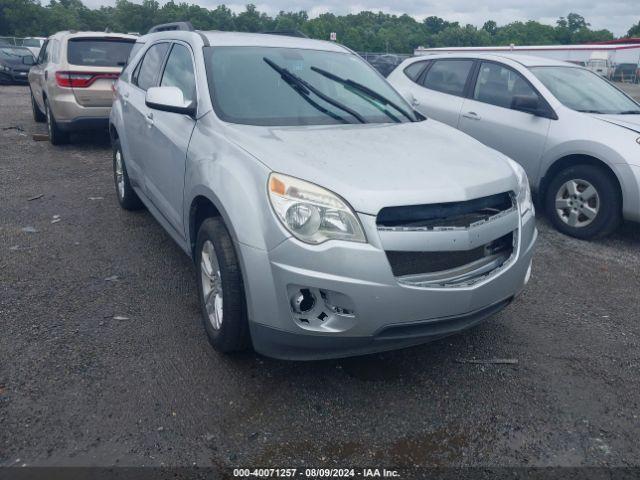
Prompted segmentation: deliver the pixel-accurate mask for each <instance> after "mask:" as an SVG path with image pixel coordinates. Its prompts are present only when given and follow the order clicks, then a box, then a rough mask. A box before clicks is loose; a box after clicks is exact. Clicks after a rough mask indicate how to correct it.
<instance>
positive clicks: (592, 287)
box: [0, 87, 640, 468]
mask: <svg viewBox="0 0 640 480" xmlns="http://www.w3.org/2000/svg"><path fill="white" fill-rule="evenodd" d="M0 112H2V114H1V115H0V147H1V148H0V280H1V282H0V326H1V327H2V333H1V334H0V465H4V466H7V465H22V464H27V465H136V466H137V465H180V466H184V465H193V464H197V465H208V466H214V467H216V468H227V467H230V466H250V465H251V466H280V467H283V466H301V465H306V466H316V467H317V466H345V465H359V466H396V467H407V466H412V465H438V466H446V465H456V466H463V465H508V466H520V465H524V466H532V465H533V466H549V465H562V466H581V465H615V466H638V465H640V446H639V444H638V438H640V408H639V407H640V323H639V317H640V298H639V295H638V292H639V291H640V248H639V247H640V227H639V226H638V225H625V226H624V227H623V228H622V229H621V230H620V231H619V232H618V233H616V234H615V235H614V236H613V237H611V238H609V239H607V240H603V241H598V242H593V243H587V242H582V241H579V240H574V239H570V238H568V237H564V236H562V235H560V234H558V233H556V232H555V231H553V230H551V229H550V227H549V226H548V224H547V222H546V221H545V220H544V218H539V228H540V237H539V243H538V248H537V252H536V257H535V260H534V272H533V277H532V280H531V283H530V284H529V287H528V288H527V290H526V291H525V293H524V294H523V295H522V296H521V297H519V298H518V299H517V300H516V301H515V302H514V304H512V305H511V306H510V307H509V308H508V309H507V310H505V311H504V312H502V313H501V314H499V315H497V316H496V317H495V318H493V319H491V320H490V321H488V322H486V323H484V324H482V325H481V326H479V327H477V328H475V329H472V330H470V331H467V332H465V333H463V334H461V335H457V336H454V337H450V338H448V339H445V340H441V341H438V342H436V343H432V344H429V345H426V346H421V347H417V348H412V349H408V350H403V351H397V352H393V353H386V354H383V355H375V356H369V357H361V358H354V359H348V360H340V361H326V362H316V363H288V362H281V361H275V360H270V359H267V358H263V357H260V356H259V355H257V354H255V353H245V354H241V355H236V356H224V355H219V354H217V353H216V352H215V351H213V350H212V349H211V347H210V346H209V344H208V342H207V340H206V337H205V334H204V330H203V327H202V325H201V321H200V317H199V312H198V306H197V303H196V300H197V297H196V293H195V292H196V290H195V281H194V278H195V276H194V269H193V267H192V264H191V263H190V260H189V259H188V258H187V257H186V256H185V255H184V254H183V253H182V252H181V251H180V250H179V249H178V247H177V246H176V245H175V244H174V243H173V242H172V240H171V239H170V238H169V236H168V235H167V234H165V233H164V231H163V230H162V229H161V228H160V226H159V225H158V224H157V223H156V222H155V221H154V220H153V218H152V217H151V216H150V215H149V213H147V212H146V211H142V212H138V213H128V212H124V211H122V210H120V209H119V207H118V205H117V201H116V198H115V194H114V191H113V190H114V189H113V185H112V173H111V151H110V147H109V143H108V138H107V137H106V136H105V135H91V136H81V137H77V138H76V139H75V142H74V143H73V144H72V145H70V146H65V147H52V146H51V145H50V144H49V143H48V142H36V141H34V140H33V139H32V136H31V135H32V134H33V133H34V132H44V130H45V129H44V127H43V126H42V125H35V124H34V123H33V121H32V119H31V111H30V106H29V97H28V89H27V88H26V87H0ZM37 196H40V197H39V198H37V199H33V200H29V199H32V198H34V197H37ZM56 215H59V217H54V216H56ZM55 218H59V219H60V220H59V221H57V222H55V223H54V222H53V220H55ZM29 230H35V231H29ZM491 358H507V359H517V361H518V363H517V364H516V365H490V364H489V365H480V364H469V363H461V362H460V360H469V359H491Z"/></svg>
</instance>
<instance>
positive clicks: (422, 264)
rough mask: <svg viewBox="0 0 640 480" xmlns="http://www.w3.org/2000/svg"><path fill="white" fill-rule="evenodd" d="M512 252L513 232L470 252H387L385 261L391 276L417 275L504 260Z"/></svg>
mask: <svg viewBox="0 0 640 480" xmlns="http://www.w3.org/2000/svg"><path fill="white" fill-rule="evenodd" d="M512 252H513V232H511V233H508V234H506V235H504V236H502V237H500V238H498V239H496V240H494V241H492V242H490V243H488V244H486V245H482V246H480V247H477V248H474V249H472V250H466V251H465V250H463V251H449V252H399V251H387V252H386V254H387V259H388V260H389V264H390V265H391V270H392V271H393V275H394V276H396V277H402V276H404V275H418V274H421V273H435V272H442V271H445V270H451V269H454V268H459V267H463V266H465V265H468V264H470V263H472V262H475V261H477V260H481V259H483V258H485V257H490V256H493V255H503V256H504V258H505V260H506V259H507V258H509V257H510V256H511V254H512Z"/></svg>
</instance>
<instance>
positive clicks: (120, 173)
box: [116, 149, 124, 200]
mask: <svg viewBox="0 0 640 480" xmlns="http://www.w3.org/2000/svg"><path fill="white" fill-rule="evenodd" d="M116 186H117V187H118V196H119V197H120V199H121V200H122V199H123V198H124V167H123V165H122V153H121V152H120V150H119V149H118V150H116Z"/></svg>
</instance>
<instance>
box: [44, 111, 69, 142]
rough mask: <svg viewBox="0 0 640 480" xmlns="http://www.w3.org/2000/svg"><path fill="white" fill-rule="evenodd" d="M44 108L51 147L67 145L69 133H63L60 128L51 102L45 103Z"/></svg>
mask: <svg viewBox="0 0 640 480" xmlns="http://www.w3.org/2000/svg"><path fill="white" fill-rule="evenodd" d="M44 108H45V115H46V119H47V130H48V131H49V141H50V142H51V145H64V144H65V143H69V132H65V131H62V130H60V127H58V124H57V123H56V119H55V117H54V116H53V112H52V111H51V106H50V105H49V100H45V101H44Z"/></svg>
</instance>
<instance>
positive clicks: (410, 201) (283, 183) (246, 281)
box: [110, 24, 537, 359]
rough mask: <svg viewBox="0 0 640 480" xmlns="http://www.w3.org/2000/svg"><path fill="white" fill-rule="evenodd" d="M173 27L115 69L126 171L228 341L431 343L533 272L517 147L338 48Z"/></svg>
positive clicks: (121, 162)
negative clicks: (492, 144) (444, 117)
mask: <svg viewBox="0 0 640 480" xmlns="http://www.w3.org/2000/svg"><path fill="white" fill-rule="evenodd" d="M167 28H178V30H174V31H171V30H169V31H161V32H157V33H151V34H148V35H145V36H143V37H141V38H140V39H138V42H137V44H136V46H135V47H134V49H133V50H132V52H133V53H132V57H131V58H130V60H129V65H128V66H127V67H126V68H125V70H124V71H123V73H122V75H121V76H120V79H119V80H118V82H117V83H116V86H115V101H114V104H113V109H112V111H111V122H110V131H111V137H112V141H113V152H114V154H113V164H114V178H115V185H116V191H117V196H118V200H119V202H120V204H121V205H122V207H123V208H125V209H135V208H139V207H142V206H143V205H144V206H146V207H147V208H148V209H149V211H150V212H151V213H152V214H153V215H154V216H155V218H156V219H157V220H158V222H159V223H160V224H161V225H162V226H163V227H164V228H165V230H166V231H167V232H168V233H169V235H171V236H172V237H173V239H174V240H175V241H176V242H177V243H178V244H179V245H180V246H181V248H182V249H183V250H184V251H185V252H186V253H187V254H188V255H189V256H191V257H192V258H193V260H194V262H195V265H196V268H197V275H196V277H197V285H198V292H199V299H200V305H201V310H202V317H203V320H204V325H205V329H206V332H207V334H208V336H209V339H210V341H211V343H212V344H213V346H214V347H215V348H216V349H218V350H220V351H224V352H229V351H233V350H238V349H242V348H244V347H246V346H249V345H250V344H252V345H253V347H254V348H255V350H256V351H258V352H260V353H263V354H265V355H269V356H273V357H279V358H285V359H319V358H328V357H340V356H349V355H356V354H362V353H369V352H377V351H382V350H389V349H395V348H399V347H406V346H410V345H416V344H420V343H424V342H426V341H429V340H432V339H436V338H440V337H443V336H445V335H449V334H452V333H455V332H458V331H460V330H463V329H465V328H468V327H471V326H473V325H475V324H477V323H478V322H480V321H482V320H484V319H486V318H487V317H489V316H490V315H492V314H494V313H496V312H498V311H499V310H501V309H502V308H504V307H505V306H507V305H508V304H509V303H510V302H511V301H512V299H513V298H514V296H516V295H517V294H518V293H519V292H520V291H521V289H522V288H523V287H524V285H525V284H526V282H527V280H528V279H529V275H530V273H531V256H532V253H533V246H534V243H535V239H536V235H537V232H536V228H535V220H534V211H533V205H532V202H531V196H530V191H529V187H528V181H527V177H526V174H525V172H524V170H523V169H522V168H521V167H520V166H518V164H517V163H515V162H513V161H511V160H509V159H508V158H507V157H505V156H504V155H502V154H500V153H498V152H496V151H494V150H492V149H490V148H487V147H485V146H483V145H482V144H481V143H480V142H478V141H476V140H474V139H472V138H471V137H469V136H468V135H465V134H463V133H461V132H459V131H457V130H455V129H453V128H451V127H448V126H446V125H444V124H442V123H440V122H437V121H434V120H424V119H423V118H421V116H420V115H419V114H416V113H414V111H413V110H412V109H411V107H410V105H408V104H407V103H406V102H405V101H404V100H403V99H402V97H401V96H400V95H399V94H398V93H397V92H396V91H395V90H394V89H393V88H392V87H391V86H390V85H389V84H388V83H387V82H386V81H385V80H384V78H383V77H382V76H380V75H379V74H378V73H377V72H376V71H375V70H374V69H373V68H371V67H370V66H369V65H368V64H367V63H366V62H364V61H363V60H362V59H361V58H360V57H358V56H357V55H355V54H353V53H352V52H351V51H349V50H348V49H346V48H344V47H342V46H339V45H336V44H334V43H330V42H321V41H315V40H309V39H303V38H291V37H284V36H277V35H264V34H247V33H223V32H194V31H191V30H189V29H188V27H187V26H184V25H180V24H178V25H175V26H162V27H159V29H163V30H166V29H167ZM180 28H185V29H186V30H182V29H180Z"/></svg>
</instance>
